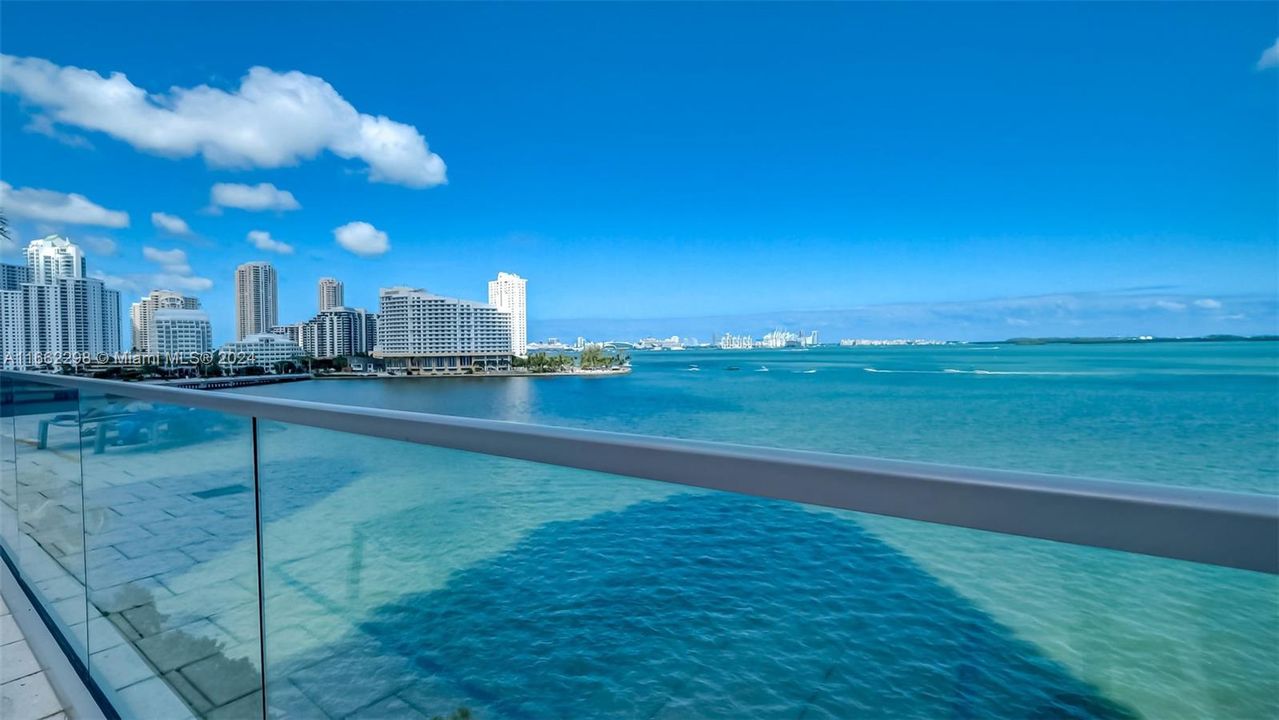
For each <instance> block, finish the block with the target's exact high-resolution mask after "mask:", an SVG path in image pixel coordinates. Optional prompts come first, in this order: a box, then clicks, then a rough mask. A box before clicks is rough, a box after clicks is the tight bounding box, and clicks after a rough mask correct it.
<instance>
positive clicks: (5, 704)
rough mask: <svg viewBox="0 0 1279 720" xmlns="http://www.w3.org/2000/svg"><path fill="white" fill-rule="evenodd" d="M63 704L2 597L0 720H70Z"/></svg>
mask: <svg viewBox="0 0 1279 720" xmlns="http://www.w3.org/2000/svg"><path fill="white" fill-rule="evenodd" d="M66 717H67V716H66V713H65V712H63V707H62V701H60V700H59V699H58V696H57V695H56V694H55V693H54V692H53V687H52V686H51V685H50V684H49V679H48V677H47V676H46V675H45V672H44V669H43V668H42V667H41V666H40V663H39V661H38V660H36V657H35V655H34V654H32V652H31V648H30V647H28V645H27V641H26V638H24V637H23V635H22V631H21V630H20V629H19V628H18V624H17V623H16V622H14V619H13V615H12V614H10V612H9V606H8V605H7V604H6V603H5V601H4V598H0V718H4V720H66Z"/></svg>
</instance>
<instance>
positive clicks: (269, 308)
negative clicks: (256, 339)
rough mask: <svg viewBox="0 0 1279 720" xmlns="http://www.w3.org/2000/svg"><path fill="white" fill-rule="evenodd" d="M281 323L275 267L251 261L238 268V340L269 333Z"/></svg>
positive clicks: (236, 277)
mask: <svg viewBox="0 0 1279 720" xmlns="http://www.w3.org/2000/svg"><path fill="white" fill-rule="evenodd" d="M279 324H280V318H279V288H278V287H277V283H276V278H275V268H274V267H272V266H271V263H267V262H249V263H245V264H243V265H241V266H239V267H237V268H236V269H235V339H236V340H243V339H244V338H246V337H248V336H250V335H257V334H258V333H264V332H269V331H270V330H271V328H273V327H275V326H276V325H279Z"/></svg>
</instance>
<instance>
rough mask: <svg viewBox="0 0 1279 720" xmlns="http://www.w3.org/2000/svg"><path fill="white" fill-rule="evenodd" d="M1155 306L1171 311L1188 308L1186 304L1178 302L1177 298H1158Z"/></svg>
mask: <svg viewBox="0 0 1279 720" xmlns="http://www.w3.org/2000/svg"><path fill="white" fill-rule="evenodd" d="M1154 305H1155V307H1157V308H1159V309H1160V310H1168V311H1170V312H1181V311H1182V310H1185V309H1186V304H1185V303H1182V302H1177V301H1176V300H1156V301H1155V303H1154Z"/></svg>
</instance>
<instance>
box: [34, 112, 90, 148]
mask: <svg viewBox="0 0 1279 720" xmlns="http://www.w3.org/2000/svg"><path fill="white" fill-rule="evenodd" d="M22 129H23V130H25V131H26V132H29V133H35V134H37V135H44V136H45V137H48V138H52V139H54V140H57V141H58V142H60V143H62V144H63V145H68V146H70V147H78V148H85V149H88V150H92V149H93V143H91V142H89V138H86V137H85V136H83V135H73V134H71V133H66V132H62V131H61V130H59V129H58V127H57V126H56V125H54V124H53V121H52V120H50V119H49V116H48V115H36V116H34V117H32V118H31V122H29V123H27V125H26V127H24V128H22Z"/></svg>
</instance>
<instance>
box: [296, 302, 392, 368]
mask: <svg viewBox="0 0 1279 720" xmlns="http://www.w3.org/2000/svg"><path fill="white" fill-rule="evenodd" d="M377 317H378V316H377V313H371V312H369V311H367V310H365V309H364V308H351V307H344V306H340V305H339V306H335V307H331V308H329V309H328V310H323V311H321V312H320V313H319V314H317V315H316V316H315V317H313V318H311V319H310V320H307V321H306V322H300V323H291V324H289V325H276V326H275V327H273V328H271V332H272V333H273V334H275V335H282V336H284V337H287V338H288V339H289V340H292V341H293V342H295V343H297V344H298V345H301V346H302V349H303V350H305V351H306V354H307V355H310V356H311V357H315V358H334V357H338V356H339V355H341V356H347V355H368V354H370V353H372V352H373V347H374V345H376V343H377Z"/></svg>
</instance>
